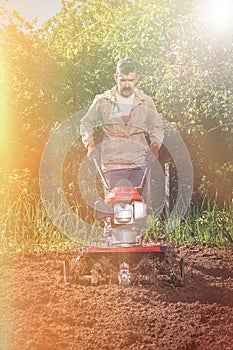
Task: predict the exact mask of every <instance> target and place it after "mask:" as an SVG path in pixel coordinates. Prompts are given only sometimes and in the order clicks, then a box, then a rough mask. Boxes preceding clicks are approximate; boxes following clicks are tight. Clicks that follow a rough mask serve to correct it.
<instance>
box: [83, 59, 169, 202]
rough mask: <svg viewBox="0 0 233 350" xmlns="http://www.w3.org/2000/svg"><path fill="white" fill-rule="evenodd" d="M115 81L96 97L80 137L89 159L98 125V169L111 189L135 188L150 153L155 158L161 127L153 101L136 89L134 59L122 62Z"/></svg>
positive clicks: (136, 72) (159, 143)
mask: <svg viewBox="0 0 233 350" xmlns="http://www.w3.org/2000/svg"><path fill="white" fill-rule="evenodd" d="M114 79H115V82H116V85H115V86H114V87H113V88H112V89H111V90H108V91H106V92H104V93H103V94H101V95H97V96H96V97H95V99H94V101H93V103H92V105H91V107H90V109H89V110H88V112H87V114H86V115H85V116H84V117H83V119H82V120H81V126H80V134H81V136H82V141H83V143H84V145H85V146H86V147H87V150H88V153H87V155H88V157H91V154H93V152H95V151H96V148H97V145H95V143H94V137H93V135H94V129H95V127H96V126H97V125H100V126H101V128H102V132H103V139H102V142H101V151H100V153H101V168H102V170H103V172H104V175H105V178H106V180H107V182H108V183H109V185H110V188H113V187H115V186H127V185H132V186H134V187H136V186H139V185H140V183H141V180H142V177H143V173H144V171H145V168H146V166H147V163H148V156H149V155H150V154H151V153H153V154H154V156H155V157H156V158H158V151H159V148H160V146H161V144H162V142H163V137H164V132H163V125H162V121H161V119H160V117H159V115H158V113H157V111H156V107H155V105H154V102H153V100H152V98H151V97H149V96H147V95H146V94H144V93H143V92H142V91H140V90H138V89H137V88H136V85H137V82H138V79H139V76H138V67H137V64H136V62H135V61H134V60H132V59H130V58H123V59H121V60H120V61H119V62H118V64H117V67H116V73H115V74H114ZM98 148H99V146H98ZM146 192H147V191H144V199H145V201H146V200H147V193H146Z"/></svg>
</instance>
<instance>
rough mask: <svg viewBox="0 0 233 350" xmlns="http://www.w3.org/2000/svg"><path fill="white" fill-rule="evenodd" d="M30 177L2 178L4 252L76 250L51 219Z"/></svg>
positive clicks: (0, 201) (1, 236)
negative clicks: (32, 185)
mask: <svg viewBox="0 0 233 350" xmlns="http://www.w3.org/2000/svg"><path fill="white" fill-rule="evenodd" d="M29 176H30V174H28V173H26V172H24V173H22V174H19V173H18V172H17V171H16V170H15V171H13V172H12V173H11V174H9V175H8V176H6V175H5V176H4V177H3V176H2V183H1V190H0V252H24V253H25V252H35V251H50V250H65V249H70V248H73V247H74V246H75V244H74V243H73V242H72V241H70V240H69V239H67V238H66V237H65V236H64V235H63V234H62V233H61V232H60V231H59V230H57V228H56V227H55V226H54V225H53V223H52V222H51V220H50V219H49V218H48V215H47V212H46V210H45V208H44V206H43V203H42V200H41V197H40V195H39V193H38V192H37V191H36V190H35V189H34V188H32V187H31V185H30V179H29Z"/></svg>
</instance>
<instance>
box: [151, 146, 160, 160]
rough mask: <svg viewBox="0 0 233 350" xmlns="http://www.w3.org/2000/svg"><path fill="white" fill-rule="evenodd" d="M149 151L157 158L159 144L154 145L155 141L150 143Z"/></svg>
mask: <svg viewBox="0 0 233 350" xmlns="http://www.w3.org/2000/svg"><path fill="white" fill-rule="evenodd" d="M150 151H151V153H152V154H153V155H154V157H155V158H156V159H158V158H159V146H158V145H156V143H152V145H150Z"/></svg>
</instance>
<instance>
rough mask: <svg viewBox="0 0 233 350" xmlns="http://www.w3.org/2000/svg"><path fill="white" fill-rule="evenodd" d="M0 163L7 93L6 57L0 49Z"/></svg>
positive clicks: (3, 150)
mask: <svg viewBox="0 0 233 350" xmlns="http://www.w3.org/2000/svg"><path fill="white" fill-rule="evenodd" d="M0 71H1V75H0V161H1V160H2V159H3V157H4V153H5V148H6V142H7V120H8V112H9V111H8V93H7V88H6V86H7V68H6V57H5V54H4V51H3V49H2V48H0Z"/></svg>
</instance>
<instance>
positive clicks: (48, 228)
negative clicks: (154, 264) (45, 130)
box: [0, 170, 233, 253]
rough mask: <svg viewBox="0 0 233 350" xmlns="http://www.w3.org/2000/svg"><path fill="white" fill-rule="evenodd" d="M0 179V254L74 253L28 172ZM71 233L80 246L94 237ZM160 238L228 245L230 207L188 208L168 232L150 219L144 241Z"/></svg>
mask: <svg viewBox="0 0 233 350" xmlns="http://www.w3.org/2000/svg"><path fill="white" fill-rule="evenodd" d="M0 171H1V170H0ZM3 175H4V176H3ZM0 177H1V179H2V181H1V188H0V252H23V253H25V252H37V251H46V252H47V251H51V250H59V251H60V250H62V251H64V250H71V249H77V247H78V245H77V243H75V242H73V241H72V240H70V239H68V238H67V237H66V236H64V234H63V233H62V232H60V231H59V230H58V229H57V227H56V226H55V225H54V224H53V223H52V221H51V220H50V219H49V217H48V215H47V212H46V210H45V208H44V206H43V203H42V200H41V198H40V194H39V191H38V189H35V188H34V187H33V186H32V181H31V178H30V173H29V171H28V170H25V171H24V172H23V173H21V174H19V172H18V171H13V172H11V173H10V174H8V175H6V174H5V173H4V174H3V173H1V172H0ZM77 210H78V209H77ZM167 217H169V213H167ZM71 224H72V223H71ZM78 225H79V223H78ZM96 225H98V224H96ZM71 229H72V227H71ZM75 229H76V232H77V233H78V237H81V239H82V243H83V242H84V241H88V242H89V241H91V240H92V242H94V240H93V238H92V237H90V236H93V237H94V235H95V232H94V231H95V229H94V227H93V232H88V233H87V232H85V230H84V229H83V227H82V226H81V225H80V227H79V226H78V227H76V228H75ZM82 231H83V232H82ZM162 236H165V237H166V238H167V239H168V240H169V241H171V242H174V243H176V244H177V245H183V244H185V243H189V242H190V243H201V244H204V245H209V246H211V245H215V246H224V245H226V244H227V243H228V242H230V243H232V242H233V207H232V205H231V206H229V207H228V208H225V209H219V208H218V206H217V204H216V203H214V204H210V203H209V205H207V206H205V208H204V207H201V208H197V207H191V208H190V209H189V210H188V212H187V213H186V216H185V218H184V219H183V220H181V221H180V222H179V223H178V224H177V226H176V227H175V228H174V229H173V230H172V231H168V230H167V221H166V219H157V218H155V217H154V216H150V217H149V226H148V231H147V234H146V238H147V239H149V238H151V239H153V240H157V239H159V238H161V237H162ZM97 238H98V237H97Z"/></svg>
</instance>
